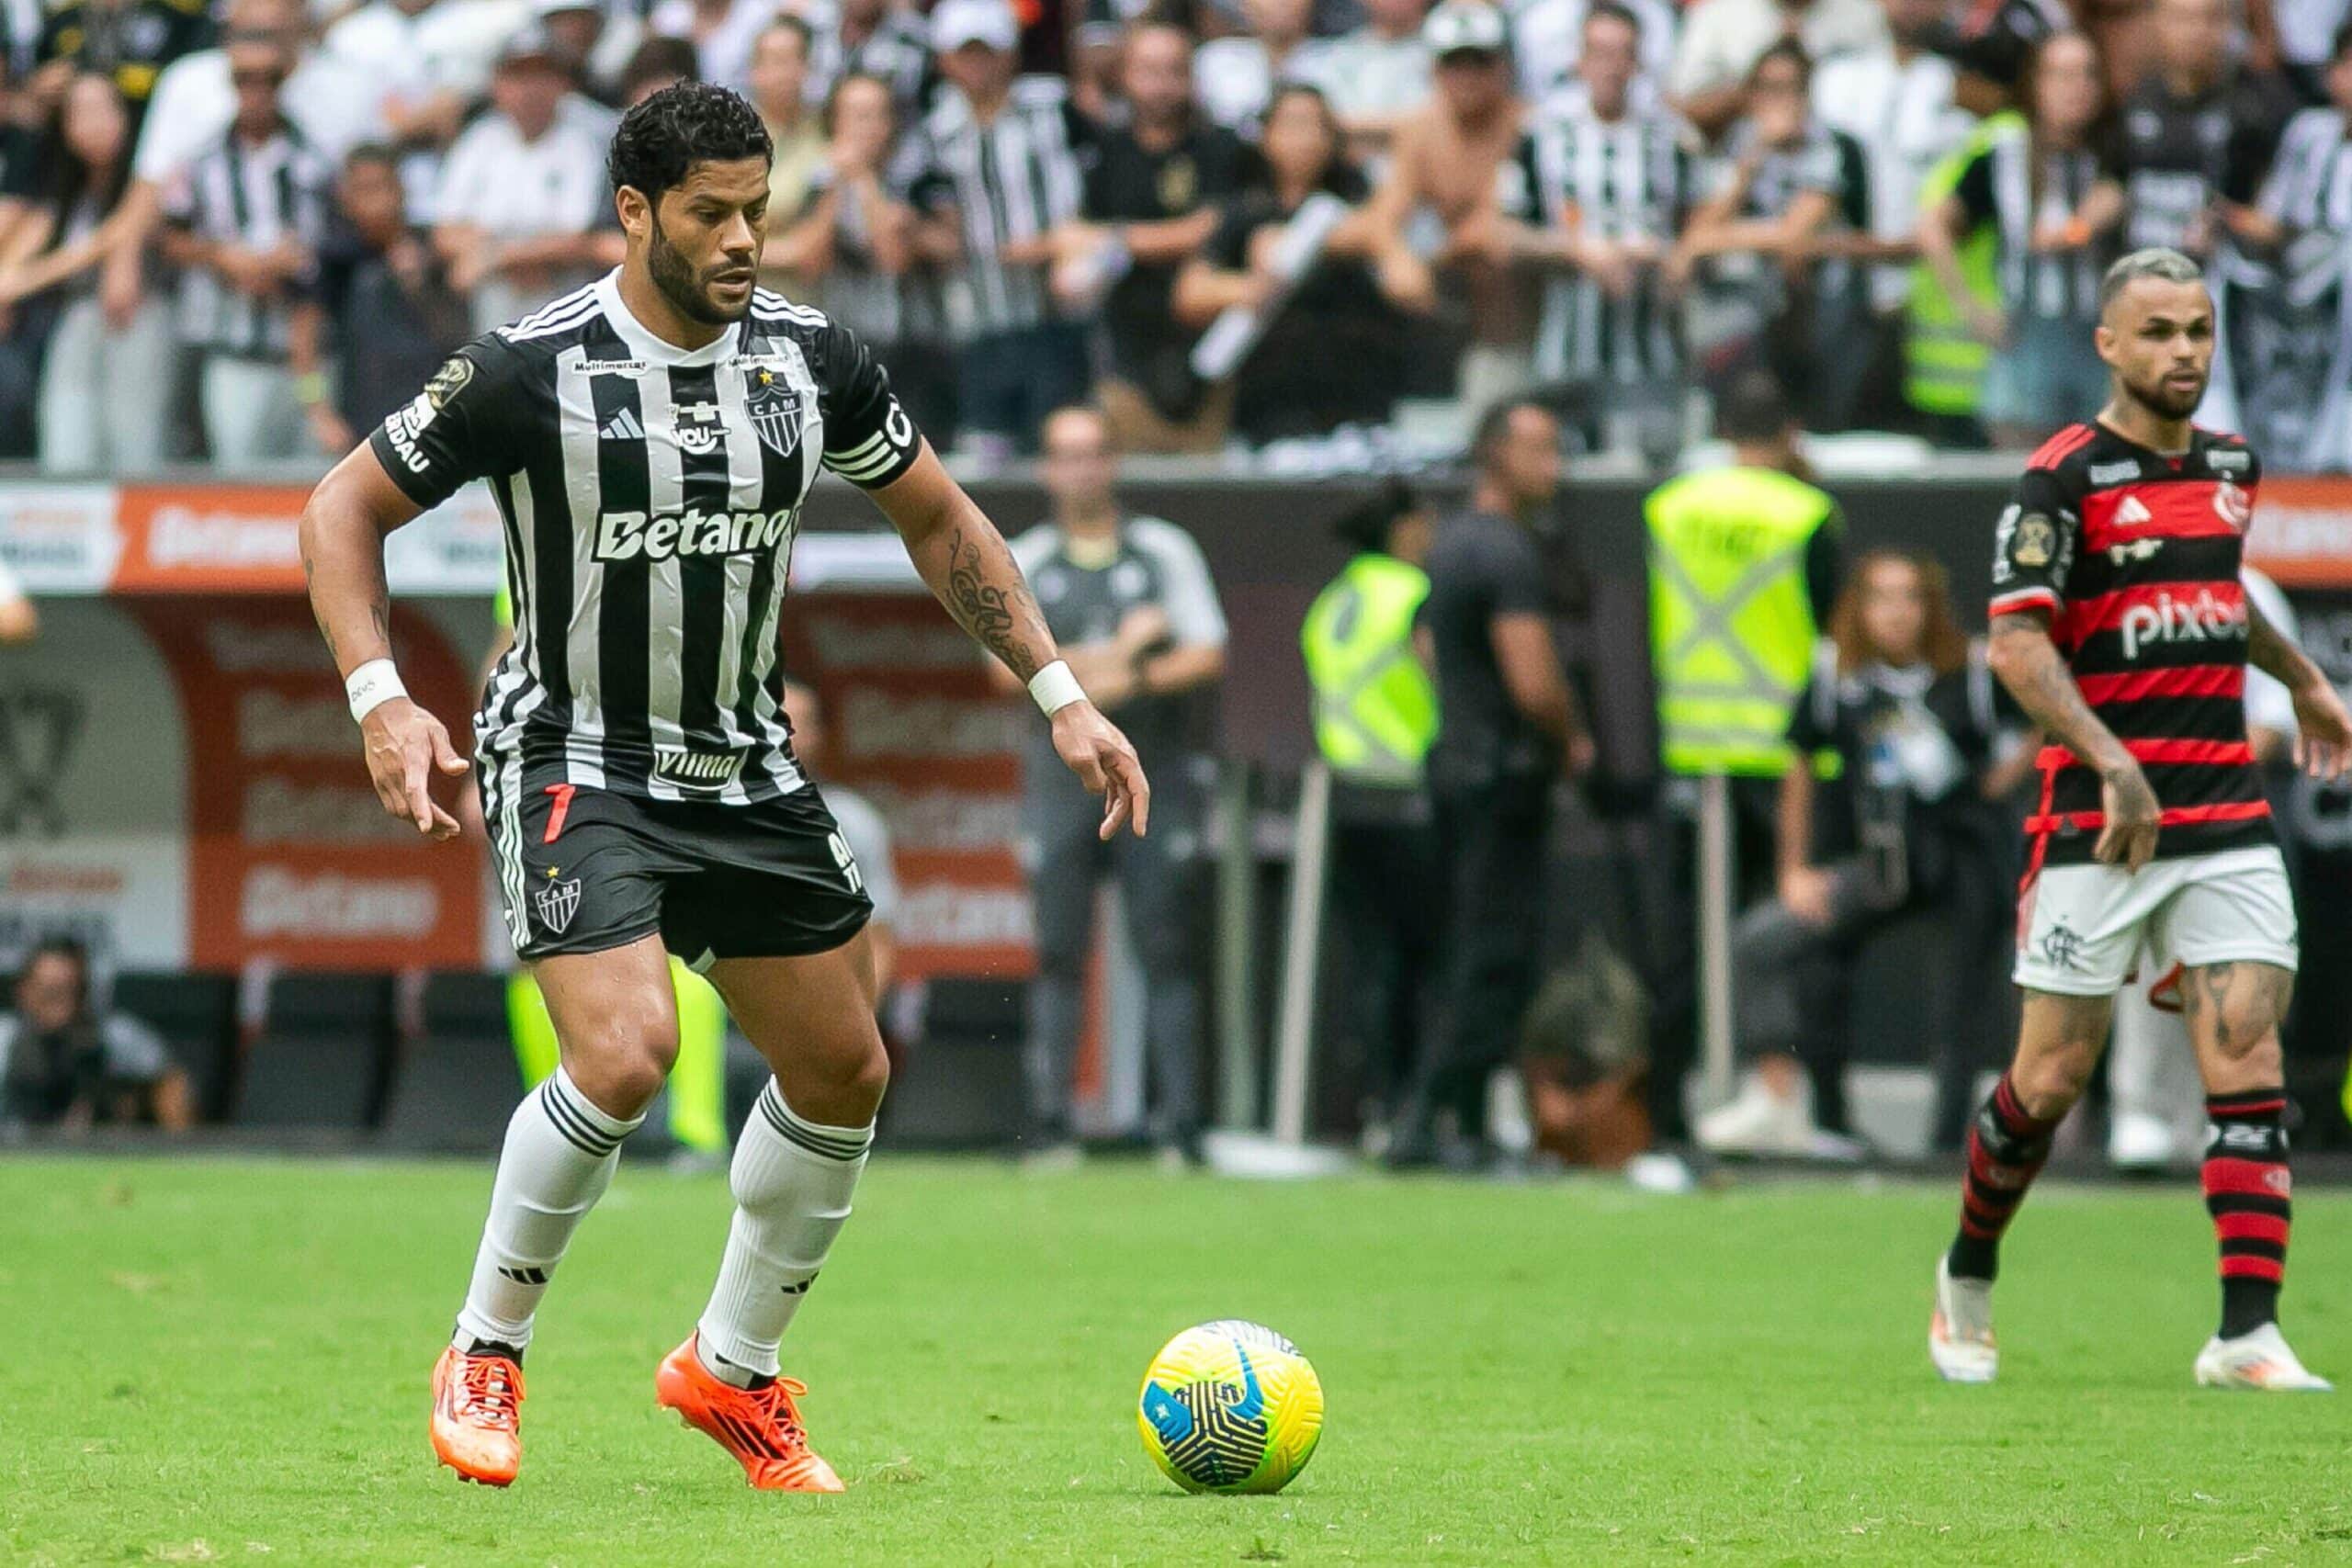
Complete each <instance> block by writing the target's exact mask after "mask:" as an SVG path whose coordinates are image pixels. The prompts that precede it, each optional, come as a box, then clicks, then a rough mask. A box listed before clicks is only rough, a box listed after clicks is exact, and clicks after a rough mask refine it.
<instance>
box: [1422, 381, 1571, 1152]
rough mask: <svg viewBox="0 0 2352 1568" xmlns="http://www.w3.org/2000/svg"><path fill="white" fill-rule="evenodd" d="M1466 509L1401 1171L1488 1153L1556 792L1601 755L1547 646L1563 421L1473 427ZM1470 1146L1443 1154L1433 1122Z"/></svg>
mask: <svg viewBox="0 0 2352 1568" xmlns="http://www.w3.org/2000/svg"><path fill="white" fill-rule="evenodd" d="M1471 458H1472V461H1473V462H1474V463H1475V464H1476V469H1477V479H1476V486H1475V488H1474V489H1473V490H1472V491H1471V493H1470V510H1469V511H1468V512H1466V513H1463V514H1461V515H1460V516H1457V517H1453V518H1450V519H1448V520H1447V521H1446V522H1445V523H1444V524H1442V525H1440V527H1439V529H1438V535H1437V542H1436V543H1435V544H1434V545H1433V546H1431V547H1430V558H1429V569H1428V570H1429V576H1430V594H1429V598H1428V599H1427V600H1426V601H1424V602H1423V604H1422V606H1421V616H1420V629H1421V632H1422V634H1423V636H1424V637H1426V640H1427V643H1428V646H1429V649H1430V653H1431V654H1432V656H1433V658H1434V661H1435V664H1436V667H1437V693H1438V715H1439V719H1438V734H1437V740H1436V743H1435V744H1434V745H1432V746H1431V747H1430V754H1429V763H1428V768H1429V785H1430V802H1431V804H1432V805H1433V807H1435V814H1436V819H1437V835H1438V847H1439V852H1440V854H1441V855H1442V857H1443V859H1444V862H1445V863H1446V864H1447V865H1448V866H1449V867H1450V868H1451V877H1452V886H1451V888H1450V890H1449V891H1450V896H1451V899H1452V904H1451V909H1450V916H1451V919H1450V924H1449V927H1448V930H1447V933H1446V934H1447V940H1448V942H1449V943H1450V944H1451V956H1450V958H1449V960H1448V963H1447V979H1446V987H1447V994H1448V997H1449V998H1450V1000H1451V1003H1452V1005H1451V1007H1450V1008H1449V1009H1448V1016H1447V1019H1446V1027H1445V1030H1444V1032H1443V1033H1442V1035H1440V1037H1439V1038H1438V1040H1437V1042H1436V1044H1435V1047H1434V1049H1432V1050H1431V1051H1430V1053H1429V1055H1426V1056H1425V1057H1424V1058H1423V1059H1422V1061H1421V1063H1420V1066H1419V1070H1418V1071H1417V1072H1416V1073H1415V1075H1414V1087H1413V1092H1412V1094H1411V1095H1410V1097H1409V1098H1408V1103H1407V1107H1406V1111H1405V1113H1404V1118H1403V1120H1402V1122H1401V1123H1400V1125H1399V1127H1398V1130H1397V1141H1396V1143H1395V1144H1394V1145H1393V1146H1392V1147H1391V1149H1390V1151H1389V1155H1388V1160H1389V1163H1390V1164H1391V1165H1393V1166H1404V1167H1409V1166H1417V1165H1429V1164H1433V1163H1437V1162H1439V1161H1440V1160H1443V1161H1445V1162H1447V1163H1452V1164H1464V1165H1476V1164H1480V1163H1483V1162H1484V1161H1485V1160H1486V1158H1487V1156H1488V1155H1489V1153H1490V1151H1489V1149H1488V1148H1487V1142H1486V1132H1487V1115H1486V1111H1487V1077H1488V1076H1489V1075H1490V1074H1491V1073H1492V1072H1493V1071H1494V1069H1495V1068H1496V1067H1497V1066H1500V1065H1501V1064H1502V1063H1503V1062H1504V1061H1506V1060H1508V1059H1509V1058H1510V1055H1511V1054H1512V1051H1513V1049H1514V1047H1515V1046H1516V1045H1517V1043H1518V1041H1519V1028H1520V1018H1521V1014H1522V1013H1523V1012H1524V1011H1525V1010H1526V1008H1527V1003H1528V998H1530V997H1531V996H1532V995H1533V993H1534V989H1535V978H1536V961H1537V957H1538V955H1539V953H1540V951H1541V943H1542V937H1543V915H1544V843H1545V840H1546V838H1547V836H1548V834H1549V831H1550V829H1551V825H1552V786H1553V784H1554V783H1555V781H1557V780H1558V779H1559V778H1560V776H1561V775H1562V774H1563V773H1566V774H1568V775H1570V776H1574V775H1576V774H1578V773H1583V772H1584V771H1585V770H1586V769H1587V768H1588V767H1589V766H1590V764H1591V761H1592V740H1591V737H1590V736H1589V733H1588V732H1587V731H1586V729H1585V726H1584V721H1583V719H1582V717H1581V716H1580V715H1579V714H1578V713H1577V705H1576V699H1575V698H1574V697H1573V696H1572V695H1571V694H1570V693H1569V690H1568V682H1567V676H1566V672H1565V671H1563V670H1562V669H1561V668H1560V656H1559V651H1558V649H1557V648H1556V647H1555V644H1554V642H1553V626H1552V613H1551V611H1552V606H1551V595H1550V593H1549V592H1548V590H1547V587H1546V583H1547V580H1548V573H1547V572H1546V571H1545V570H1544V561H1543V558H1542V556H1541V555H1540V554H1539V552H1538V551H1537V549H1536V547H1535V540H1534V537H1533V535H1532V529H1533V528H1534V526H1535V525H1537V523H1538V522H1539V521H1540V520H1541V519H1542V518H1543V517H1544V514H1545V513H1548V512H1549V511H1550V510H1551V507H1552V502H1553V501H1554V499H1555V497H1556V496H1557V495H1558V493H1559V489H1560V425H1559V422H1558V421H1557V420H1555V419H1554V418H1553V417H1552V415H1551V414H1550V413H1549V412H1546V411H1545V410H1544V409H1543V408H1542V407H1541V406H1540V405H1538V404H1535V403H1532V402H1505V403H1501V404H1498V405H1497V406H1496V407H1495V408H1493V409H1492V410H1489V411H1488V412H1487V415H1486V417H1485V418H1483V419H1481V420H1480V421H1479V422H1478V431H1477V435H1476V441H1475V442H1474V444H1473V446H1472V447H1471ZM1449 1110H1450V1111H1452V1112H1453V1120H1454V1126H1455V1130H1456V1132H1457V1134H1459V1138H1460V1142H1459V1143H1458V1144H1457V1145H1453V1146H1451V1147H1448V1148H1444V1149H1441V1148H1440V1146H1439V1145H1438V1142H1437V1136H1436V1128H1435V1119H1436V1116H1437V1113H1438V1112H1439V1111H1449Z"/></svg>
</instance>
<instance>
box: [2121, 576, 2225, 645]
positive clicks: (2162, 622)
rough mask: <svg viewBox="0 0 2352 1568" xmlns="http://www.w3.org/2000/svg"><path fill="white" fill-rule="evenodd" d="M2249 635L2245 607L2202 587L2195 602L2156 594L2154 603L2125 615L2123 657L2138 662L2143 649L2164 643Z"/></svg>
mask: <svg viewBox="0 0 2352 1568" xmlns="http://www.w3.org/2000/svg"><path fill="white" fill-rule="evenodd" d="M2245 635H2246V621H2245V605H2244V604H2228V603H2225V602H2224V601H2222V600H2220V599H2216V598H2215V597H2214V596H2213V591H2212V590H2211V589H2210V588H2200V589H2199V590H2198V591H2197V597H2196V598H2194V599H2176V598H2174V597H2173V596H2172V595H2171V594H2169V593H2159V594H2157V595H2156V599H2155V603H2154V604H2134V605H2132V606H2131V609H2129V610H2126V611H2125V612H2124V613H2123V657H2124V658H2126V659H2137V658H2138V657H2140V650H2141V649H2143V648H2146V647H2148V646H2149V645H2150V644H2152V643H2160V642H2214V641H2220V640H2222V639H2225V638H2231V637H2245Z"/></svg>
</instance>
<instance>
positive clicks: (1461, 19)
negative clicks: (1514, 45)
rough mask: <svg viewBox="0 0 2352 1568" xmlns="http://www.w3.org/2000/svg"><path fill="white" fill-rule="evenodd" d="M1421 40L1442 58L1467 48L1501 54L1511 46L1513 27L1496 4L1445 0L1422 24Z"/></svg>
mask: <svg viewBox="0 0 2352 1568" xmlns="http://www.w3.org/2000/svg"><path fill="white" fill-rule="evenodd" d="M1421 42H1422V43H1423V44H1424V45H1426V46H1427V47H1428V49H1429V51H1430V55H1431V56H1432V57H1434V58H1436V59H1439V60H1442V59H1444V58H1445V57H1446V56H1447V55H1449V54H1455V53H1459V52H1462V51H1467V50H1476V51H1478V52H1480V53H1482V54H1501V53H1503V52H1505V51H1507V50H1508V49H1509V47H1510V28H1509V27H1507V26H1506V25H1505V24H1504V22H1503V14H1502V12H1501V10H1500V9H1498V7H1496V6H1488V5H1483V4H1481V3H1480V0H1444V3H1443V4H1442V5H1440V6H1438V7H1437V8H1436V9H1435V10H1432V11H1431V12H1430V15H1429V19H1428V20H1427V21H1425V22H1423V23H1422V24H1421Z"/></svg>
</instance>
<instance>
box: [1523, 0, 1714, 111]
mask: <svg viewBox="0 0 2352 1568" xmlns="http://www.w3.org/2000/svg"><path fill="white" fill-rule="evenodd" d="M1612 4H1618V5H1621V6H1623V10H1624V11H1625V14H1626V15H1627V16H1629V17H1633V19H1634V73H1633V76H1632V78H1631V81H1630V83H1629V85H1628V90H1629V91H1630V92H1631V93H1632V94H1633V96H1634V103H1635V105H1636V106H1637V107H1639V108H1640V109H1641V110H1642V111H1643V112H1644V113H1647V112H1649V111H1651V110H1655V109H1659V108H1663V107H1665V106H1664V102H1663V99H1664V94H1665V82H1666V78H1667V73H1668V72H1669V71H1670V70H1672V69H1673V65H1674V34H1675V26H1676V23H1677V21H1678V19H1679V13H1678V11H1677V9H1676V7H1675V6H1671V5H1668V3H1667V0H1612ZM1596 9H1597V6H1596V4H1595V0H1520V3H1518V4H1515V5H1512V6H1510V7H1509V10H1510V53H1511V63H1512V64H1513V65H1514V66H1515V67H1516V68H1517V70H1518V73H1519V96H1521V97H1522V98H1525V99H1526V100H1527V101H1528V102H1529V103H1531V104H1533V105H1534V106H1535V107H1537V108H1538V109H1539V110H1541V111H1543V112H1544V113H1545V114H1550V113H1551V112H1553V105H1552V103H1551V99H1552V96H1553V95H1554V94H1555V93H1558V92H1561V91H1563V90H1565V89H1569V88H1573V87H1576V86H1577V85H1580V84H1581V83H1582V82H1583V80H1584V78H1583V74H1582V72H1581V70H1580V69H1579V67H1580V65H1581V63H1582V62H1583V59H1584V49H1585V40H1586V39H1588V38H1589V36H1590V28H1589V25H1588V24H1589V23H1590V21H1591V19H1592V15H1593V12H1594V11H1595V10H1596Z"/></svg>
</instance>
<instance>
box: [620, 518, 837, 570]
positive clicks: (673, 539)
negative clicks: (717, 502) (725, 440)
mask: <svg viewBox="0 0 2352 1568" xmlns="http://www.w3.org/2000/svg"><path fill="white" fill-rule="evenodd" d="M796 516H797V513H796V511H795V510H794V509H793V508H791V507H788V506H786V507H778V508H777V509H776V510H775V511H774V512H704V511H701V510H699V509H698V508H694V507H689V508H687V509H686V510H685V511H684V512H683V513H677V512H673V513H662V514H661V515H659V516H652V517H649V516H648V515H646V513H642V512H607V513H603V514H602V515H601V516H599V517H598V518H597V519H596V548H595V557H596V558H597V559H598V560H601V561H623V560H636V559H639V558H644V559H646V560H650V561H655V560H669V559H671V558H673V557H677V556H739V555H747V554H750V553H751V552H752V551H755V550H774V549H776V548H778V547H785V546H787V545H788V542H789V541H790V539H791V537H792V525H793V520H794V518H795V517H796Z"/></svg>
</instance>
